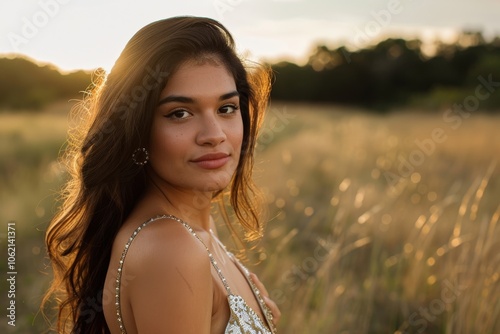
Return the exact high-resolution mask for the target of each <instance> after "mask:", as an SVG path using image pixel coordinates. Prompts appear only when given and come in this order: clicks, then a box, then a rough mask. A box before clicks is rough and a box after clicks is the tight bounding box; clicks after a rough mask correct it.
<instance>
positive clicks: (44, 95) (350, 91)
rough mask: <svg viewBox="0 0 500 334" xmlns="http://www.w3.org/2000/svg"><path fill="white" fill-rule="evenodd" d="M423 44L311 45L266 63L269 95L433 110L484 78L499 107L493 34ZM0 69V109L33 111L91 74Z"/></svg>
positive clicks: (85, 82) (2, 61)
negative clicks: (298, 60) (300, 55)
mask: <svg viewBox="0 0 500 334" xmlns="http://www.w3.org/2000/svg"><path fill="white" fill-rule="evenodd" d="M425 47H429V46H428V45H427V46H424V45H423V43H422V42H421V41H419V40H404V39H395V38H389V39H386V40H384V41H381V42H379V43H377V44H376V45H373V46H370V47H366V48H363V49H359V50H349V49H348V48H346V47H345V46H341V47H337V48H330V47H328V46H326V45H318V46H317V47H316V48H315V50H314V51H313V52H312V53H311V54H310V56H309V60H308V62H307V63H306V64H304V65H297V64H295V63H291V62H279V63H275V64H270V66H271V68H272V69H273V72H274V74H275V80H274V84H273V89H272V94H271V98H272V99H274V100H283V101H300V102H317V103H336V104H346V105H357V106H363V107H368V108H370V109H372V110H379V111H380V110H382V111H383V110H388V109H392V108H395V107H399V106H411V107H420V108H425V109H439V108H443V107H450V106H451V105H453V104H454V103H460V102H462V101H464V100H467V98H468V97H469V96H474V94H476V93H477V92H476V91H477V88H478V85H484V83H485V82H487V83H489V84H488V85H487V87H483V89H487V90H488V95H487V98H483V99H481V100H480V105H478V108H481V109H485V110H495V111H498V110H500V38H499V37H497V38H495V39H493V40H491V41H489V42H487V41H486V40H485V39H484V38H483V36H482V34H481V33H479V32H464V33H462V34H461V35H460V36H459V37H458V38H457V41H456V42H455V43H452V44H445V43H440V42H436V44H434V45H433V47H434V50H432V52H429V51H428V50H427V52H424V51H426V50H425ZM0 73H1V74H2V75H1V76H0V109H40V108H43V107H44V106H46V105H47V104H49V103H51V102H53V101H55V100H60V99H70V98H75V97H76V98H81V97H82V96H83V95H82V92H84V91H85V90H87V89H88V87H90V85H91V78H92V73H91V72H88V71H76V72H73V73H69V74H62V73H61V72H59V71H58V69H57V68H55V67H54V66H50V65H45V66H40V65H37V64H35V63H34V62H32V61H30V60H28V59H26V58H21V57H19V58H0ZM482 96H486V95H485V94H483V95H482ZM476 100H478V101H479V99H477V98H476Z"/></svg>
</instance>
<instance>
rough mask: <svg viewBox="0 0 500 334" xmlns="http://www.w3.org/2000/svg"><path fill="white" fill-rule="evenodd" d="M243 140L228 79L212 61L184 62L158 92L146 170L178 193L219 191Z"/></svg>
mask: <svg viewBox="0 0 500 334" xmlns="http://www.w3.org/2000/svg"><path fill="white" fill-rule="evenodd" d="M242 139H243V122H242V118H241V113H240V110H239V95H238V92H237V91H236V84H235V82H234V78H233V76H232V75H231V74H230V73H229V72H228V71H227V69H226V68H225V66H224V65H222V64H221V63H220V62H218V61H215V60H214V59H213V58H211V59H207V60H206V61H203V62H196V61H187V62H185V63H183V64H182V65H181V66H180V67H179V68H178V70H177V71H176V72H175V73H174V74H173V75H172V76H171V77H170V79H169V80H168V83H167V85H166V86H165V88H164V89H163V91H162V92H161V95H160V101H159V106H158V108H157V110H156V111H155V115H154V117H153V123H152V128H151V138H150V145H149V156H150V160H149V163H150V168H152V170H153V172H154V173H156V175H157V176H159V177H160V179H162V181H164V182H165V183H166V185H168V186H171V187H174V188H176V189H179V190H195V191H210V192H213V191H217V190H221V189H223V188H224V187H226V186H227V185H228V184H229V183H230V181H231V178H232V176H233V174H234V171H235V170H236V167H237V165H238V161H239V158H240V150H241V143H242Z"/></svg>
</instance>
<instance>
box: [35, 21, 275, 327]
mask: <svg viewBox="0 0 500 334" xmlns="http://www.w3.org/2000/svg"><path fill="white" fill-rule="evenodd" d="M207 56H209V57H211V58H212V57H215V59H217V60H218V61H219V62H220V63H221V64H223V65H224V66H225V67H226V68H227V69H228V70H229V72H230V73H231V74H232V76H233V77H234V80H235V83H236V89H237V91H238V92H239V94H240V109H241V115H242V119H243V128H244V131H243V143H242V148H241V156H240V160H239V163H238V166H237V169H236V172H235V174H234V176H233V178H232V181H231V184H230V185H229V187H228V190H229V197H230V204H231V206H232V209H233V210H234V213H235V216H236V217H237V219H238V221H239V223H240V224H241V226H243V227H244V229H245V231H246V232H247V233H246V237H247V239H255V238H257V237H258V236H260V235H261V232H262V225H261V222H260V220H259V212H260V211H259V206H258V203H257V201H256V198H257V197H256V196H255V195H256V188H255V186H254V183H253V181H252V175H251V174H252V169H253V154H254V148H255V145H256V139H257V133H258V129H259V127H260V124H261V121H262V117H263V114H264V111H265V109H266V108H267V101H268V97H269V90H270V75H269V71H268V70H267V69H266V68H265V67H261V66H255V65H254V66H252V68H249V67H248V66H245V64H244V63H243V62H242V61H241V60H240V59H239V57H238V56H237V54H236V53H235V47H234V41H233V38H232V36H231V34H230V33H229V32H228V31H227V30H226V29H225V28H224V27H223V26H222V25H221V24H220V23H219V22H217V21H215V20H212V19H208V18H197V17H175V18H170V19H165V20H161V21H157V22H154V23H151V24H149V25H147V26H146V27H144V28H142V29H141V30H140V31H138V32H137V33H136V34H135V35H134V36H133V37H132V39H131V40H130V41H129V42H128V44H127V45H126V46H125V49H124V50H123V52H122V53H121V55H120V57H119V58H118V60H117V62H116V63H115V65H114V67H113V69H112V70H111V72H110V73H109V75H108V76H107V77H106V78H105V77H104V76H100V77H99V78H97V79H96V82H95V85H94V88H93V89H92V90H91V91H90V93H89V96H88V97H87V98H86V99H85V100H84V101H82V103H81V104H80V105H79V107H78V108H77V110H76V112H77V117H78V118H79V119H81V120H83V122H82V124H78V126H77V127H75V129H74V131H72V136H71V138H70V140H69V147H68V149H67V151H66V155H65V160H66V162H67V166H68V169H69V176H70V179H69V181H68V182H67V184H66V187H65V189H64V191H63V194H62V205H61V207H60V209H59V211H58V212H57V214H56V215H55V217H54V218H53V220H52V222H51V223H50V225H49V227H48V230H47V234H46V244H47V250H48V254H49V257H50V260H51V262H52V266H53V271H54V280H53V282H52V285H51V288H50V290H49V291H48V293H47V295H46V296H45V299H44V304H46V303H47V301H49V300H51V298H52V297H53V296H55V300H56V302H57V307H58V312H59V314H58V322H57V330H58V332H72V333H73V332H74V333H109V329H108V328H107V325H106V322H105V319H104V314H103V312H102V293H103V287H104V281H105V277H106V272H107V269H108V264H109V261H110V255H111V247H112V244H113V240H114V238H115V236H116V234H117V232H118V230H119V229H120V227H121V226H122V223H123V222H124V220H125V219H126V218H127V216H128V215H129V214H130V212H131V210H132V209H133V207H134V205H135V204H136V202H137V201H138V199H139V198H140V197H141V195H143V193H144V191H145V189H146V185H147V182H148V176H147V172H146V170H145V168H143V167H141V166H138V165H136V164H134V163H133V161H132V158H131V157H132V154H133V152H134V150H135V149H137V148H139V147H147V146H148V145H147V144H148V140H149V138H150V129H151V124H152V119H153V112H154V110H155V109H156V107H157V103H158V101H159V97H160V92H161V91H162V89H163V88H164V87H165V85H166V83H167V81H168V79H169V77H170V76H171V75H172V74H173V73H174V72H175V71H176V69H177V68H179V66H180V65H181V64H182V63H183V62H185V61H187V60H197V59H202V58H204V57H207ZM217 195H219V196H218V197H221V196H222V192H220V193H219V194H217ZM223 216H224V217H226V219H225V220H227V221H226V222H227V223H229V221H228V219H227V215H223Z"/></svg>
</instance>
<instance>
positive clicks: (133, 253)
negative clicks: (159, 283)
mask: <svg viewBox="0 0 500 334" xmlns="http://www.w3.org/2000/svg"><path fill="white" fill-rule="evenodd" d="M133 233H137V235H136V236H135V238H134V240H133V242H132V243H131V245H130V247H129V248H128V251H127V255H126V261H125V263H124V270H127V271H128V272H129V274H132V275H137V276H144V273H148V272H150V273H156V274H159V273H161V272H170V271H172V270H175V271H178V269H181V268H182V269H186V270H195V271H196V270H197V271H200V273H201V272H205V273H208V274H210V261H209V258H208V255H207V252H206V250H205V248H204V247H203V245H202V244H201V243H200V242H199V241H198V240H197V239H195V238H194V237H193V235H191V234H190V233H189V232H188V231H187V230H186V228H185V227H184V226H183V225H182V224H181V223H179V222H177V221H174V220H172V219H168V218H161V219H157V220H155V221H153V222H151V223H149V224H147V225H146V226H144V227H143V228H141V230H140V232H139V231H137V230H135V232H134V231H132V232H131V231H130V229H128V228H127V229H124V231H123V235H122V236H120V238H119V239H121V240H124V241H125V242H124V243H123V246H124V245H125V243H126V242H127V241H128V240H129V238H130V236H131V235H133ZM176 268H177V269H176Z"/></svg>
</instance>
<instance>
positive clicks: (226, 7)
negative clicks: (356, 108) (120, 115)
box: [0, 0, 500, 70]
mask: <svg viewBox="0 0 500 334" xmlns="http://www.w3.org/2000/svg"><path fill="white" fill-rule="evenodd" d="M0 1H1V3H0V31H1V39H0V54H8V53H13V52H17V53H22V54H25V55H27V56H29V57H31V58H34V59H36V60H39V61H42V62H50V63H53V64H55V65H57V66H58V67H60V68H62V69H63V70H72V69H79V68H83V69H91V68H96V67H104V68H106V69H110V68H111V66H112V65H113V63H114V61H115V60H116V58H117V57H118V55H119V54H120V52H121V50H122V49H123V47H124V46H125V43H126V42H127V41H128V40H129V39H130V37H131V36H132V35H133V34H134V33H135V32H136V31H137V30H138V29H140V28H141V27H143V26H144V25H146V24H148V23H150V22H152V21H155V20H158V19H162V18H165V17H170V16H176V15H197V16H207V17H212V18H215V19H218V20H219V21H221V22H222V23H223V24H224V25H226V26H227V27H228V28H229V30H230V31H231V32H232V33H233V35H234V37H235V39H236V43H237V46H238V49H239V51H240V52H241V53H247V54H248V56H249V57H250V58H252V59H254V60H260V59H263V58H265V59H267V60H275V59H278V58H285V59H288V60H293V61H298V62H301V61H303V60H304V59H305V58H306V56H307V54H308V53H309V52H310V50H311V49H312V47H313V45H316V44H317V43H319V42H322V43H326V44H328V45H331V46H338V45H341V44H344V45H347V46H349V47H350V48H355V47H362V46H364V45H365V43H369V42H376V41H377V40H378V39H381V38H385V37H387V36H402V37H406V38H408V37H411V36H419V37H420V38H422V39H425V40H432V39H435V38H439V39H448V40H451V39H452V37H453V34H454V33H456V32H457V31H460V30H463V29H474V30H482V31H483V32H484V34H485V35H486V36H487V37H491V36H493V35H500V19H499V16H500V0H348V1H346V0H330V1H327V0H185V1H175V2H174V1H167V0H156V1H154V0H142V1H137V0H136V1H132V0H22V1H21V0H0Z"/></svg>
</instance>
